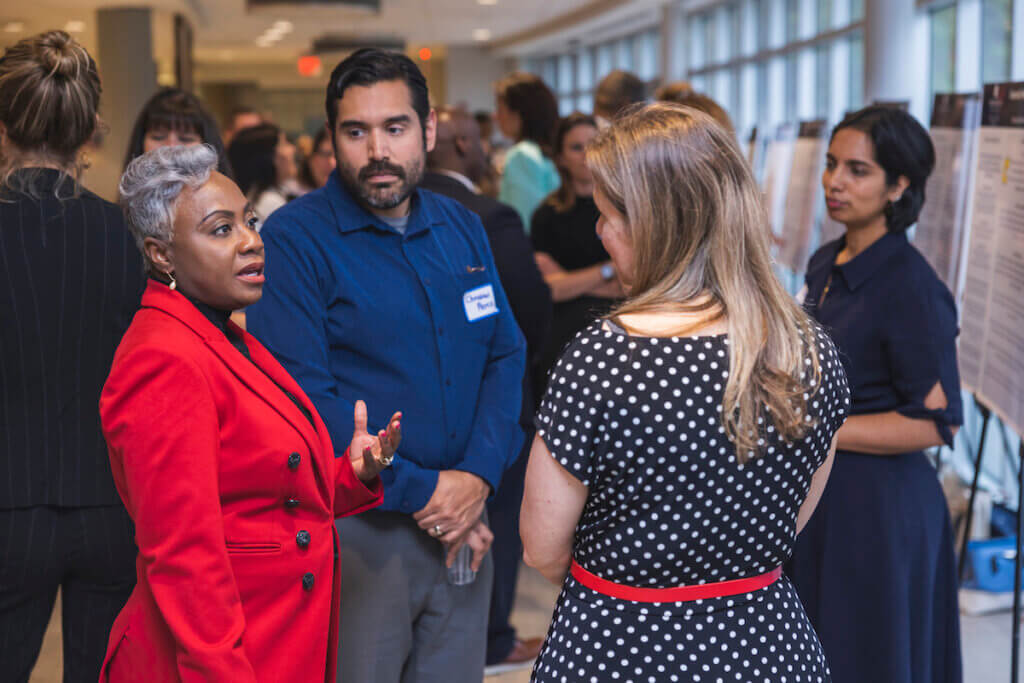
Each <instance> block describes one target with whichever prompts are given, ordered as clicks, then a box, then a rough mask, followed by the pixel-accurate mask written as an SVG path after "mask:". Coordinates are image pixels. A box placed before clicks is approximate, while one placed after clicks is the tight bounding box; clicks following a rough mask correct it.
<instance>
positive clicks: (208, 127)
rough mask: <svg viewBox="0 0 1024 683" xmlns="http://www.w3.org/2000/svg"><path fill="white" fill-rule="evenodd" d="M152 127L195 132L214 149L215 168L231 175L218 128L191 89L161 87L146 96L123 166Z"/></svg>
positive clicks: (138, 150) (139, 150)
mask: <svg viewBox="0 0 1024 683" xmlns="http://www.w3.org/2000/svg"><path fill="white" fill-rule="evenodd" d="M152 130H173V131H175V132H178V133H194V134H195V135H198V136H199V139H200V141H202V142H205V143H206V144H208V145H210V146H211V147H213V149H214V151H215V152H217V170H218V171H220V172H221V173H223V174H224V175H226V176H227V177H229V178H234V173H232V170H231V163H230V162H229V161H228V156H227V153H226V152H225V150H224V139H223V138H222V137H221V135H220V128H218V127H217V122H216V121H215V120H214V118H213V117H212V116H210V113H209V112H208V111H206V108H205V107H203V103H202V102H201V101H200V100H199V98H198V97H196V96H195V95H193V94H192V93H190V92H187V91H185V90H181V89H180V88H164V89H162V90H160V91H158V92H157V93H156V94H155V95H153V96H152V97H151V98H149V101H148V102H146V105H145V106H144V107H142V111H140V112H139V116H138V118H136V119H135V127H134V128H132V135H131V138H129V140H128V151H127V153H126V154H125V156H124V167H125V168H128V164H129V163H130V162H131V160H132V159H134V158H135V157H138V156H142V153H143V150H144V147H145V140H146V134H147V133H149V132H150V131H152Z"/></svg>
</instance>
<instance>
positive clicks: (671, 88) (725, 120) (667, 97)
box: [654, 81, 736, 135]
mask: <svg viewBox="0 0 1024 683" xmlns="http://www.w3.org/2000/svg"><path fill="white" fill-rule="evenodd" d="M654 99H656V100H658V101H659V102H675V103H676V104H681V105H683V106H685V107H693V108H694V109H697V110H698V111H702V112H704V113H705V114H707V115H708V116H710V117H711V118H713V119H714V120H715V121H717V122H718V124H719V125H720V126H722V128H725V129H726V130H727V131H728V132H730V133H732V134H733V135H735V134H736V129H735V128H733V125H732V119H731V118H729V114H727V113H726V111H725V110H724V109H722V107H721V105H719V104H718V102H715V101H714V100H713V99H711V98H710V97H708V96H707V95H703V94H701V93H699V92H696V91H694V89H693V88H692V87H690V84H689V83H688V82H686V81H676V82H674V83H668V84H666V85H663V86H661V87H660V88H658V89H657V90H656V91H655V92H654Z"/></svg>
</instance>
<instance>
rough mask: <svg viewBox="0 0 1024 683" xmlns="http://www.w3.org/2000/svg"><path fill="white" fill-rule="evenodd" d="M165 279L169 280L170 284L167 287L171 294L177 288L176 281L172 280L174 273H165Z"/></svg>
mask: <svg viewBox="0 0 1024 683" xmlns="http://www.w3.org/2000/svg"><path fill="white" fill-rule="evenodd" d="M167 277H169V278H171V284H170V285H169V287H170V288H171V291H172V292H173V291H174V290H176V289H177V288H178V281H177V280H175V279H174V273H167Z"/></svg>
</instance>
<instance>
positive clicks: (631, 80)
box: [594, 69, 647, 128]
mask: <svg viewBox="0 0 1024 683" xmlns="http://www.w3.org/2000/svg"><path fill="white" fill-rule="evenodd" d="M646 100H647V86H645V85H644V82H643V81H641V80H640V79H639V78H637V77H636V76H634V75H633V74H631V73H629V72H628V71H623V70H621V69H615V70H614V71H611V72H610V73H609V74H608V75H607V76H605V77H604V78H602V79H601V81H600V82H599V83H598V84H597V88H595V90H594V120H595V121H597V126H598V128H604V127H605V126H607V125H608V124H609V123H611V122H612V121H614V120H615V117H617V116H619V115H620V114H621V113H622V112H624V111H625V110H626V109H628V108H629V107H630V106H631V105H634V104H639V103H641V102H645V101H646Z"/></svg>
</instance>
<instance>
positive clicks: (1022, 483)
mask: <svg viewBox="0 0 1024 683" xmlns="http://www.w3.org/2000/svg"><path fill="white" fill-rule="evenodd" d="M1017 450H1018V458H1017V464H1018V469H1017V547H1016V553H1015V554H1014V556H1013V637H1012V638H1011V647H1012V650H1011V651H1010V682H1011V683H1017V682H1018V681H1019V680H1020V676H1019V671H1020V589H1021V586H1020V570H1021V556H1020V550H1021V540H1022V539H1021V536H1022V535H1024V514H1022V513H1024V440H1022V441H1021V443H1020V446H1018V449H1017Z"/></svg>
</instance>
